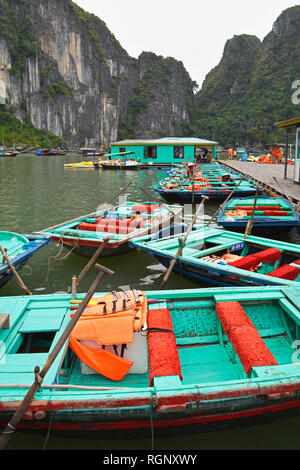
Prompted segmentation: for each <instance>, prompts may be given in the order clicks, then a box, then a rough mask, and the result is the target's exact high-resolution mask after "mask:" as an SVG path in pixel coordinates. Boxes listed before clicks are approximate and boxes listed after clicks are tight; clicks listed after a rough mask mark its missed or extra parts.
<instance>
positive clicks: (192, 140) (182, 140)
mask: <svg viewBox="0 0 300 470" xmlns="http://www.w3.org/2000/svg"><path fill="white" fill-rule="evenodd" d="M111 145H119V146H120V145H218V142H214V141H212V140H204V139H198V138H196V137H163V138H162V139H132V140H130V139H129V140H120V141H118V142H113V143H111Z"/></svg>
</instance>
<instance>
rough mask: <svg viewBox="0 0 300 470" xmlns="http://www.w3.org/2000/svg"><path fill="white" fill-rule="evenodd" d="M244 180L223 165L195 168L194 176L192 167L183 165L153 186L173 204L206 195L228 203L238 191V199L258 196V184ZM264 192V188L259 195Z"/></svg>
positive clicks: (198, 199) (198, 198)
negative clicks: (233, 192)
mask: <svg viewBox="0 0 300 470" xmlns="http://www.w3.org/2000/svg"><path fill="white" fill-rule="evenodd" d="M206 166H207V169H206ZM242 179H243V177H242V176H241V175H240V174H238V173H234V172H230V171H228V170H227V169H224V167H223V166H221V165H216V164H211V165H194V166H193V174H192V175H191V174H189V173H188V165H181V166H180V167H176V168H175V169H173V170H171V171H170V172H169V175H168V176H167V177H166V178H164V179H163V180H161V181H159V183H153V185H152V186H153V189H154V190H155V191H157V192H158V193H159V194H160V195H161V196H162V197H163V198H164V199H165V200H167V201H173V202H175V201H176V202H188V203H190V202H192V201H193V200H194V201H195V202H198V201H201V199H202V196H208V197H209V199H210V200H225V199H227V197H228V196H229V195H230V193H231V192H232V191H233V190H234V189H235V188H236V190H235V196H236V197H250V196H254V195H255V193H256V189H257V183H255V182H253V181H251V180H247V179H243V181H241V180H242ZM237 186H238V187H237ZM263 193H264V191H263V190H261V189H260V190H259V194H263Z"/></svg>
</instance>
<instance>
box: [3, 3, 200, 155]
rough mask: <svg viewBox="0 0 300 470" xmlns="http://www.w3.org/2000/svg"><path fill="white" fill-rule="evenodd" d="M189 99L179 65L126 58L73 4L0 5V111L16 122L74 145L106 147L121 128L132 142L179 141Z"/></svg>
mask: <svg viewBox="0 0 300 470" xmlns="http://www.w3.org/2000/svg"><path fill="white" fill-rule="evenodd" d="M154 64H155V67H156V70H157V72H158V75H156V74H155V73H153V68H152V67H153V65H154ZM151 69H152V70H151ZM191 99H193V82H192V80H191V79H190V77H189V75H188V73H187V72H186V70H185V69H184V67H183V64H182V63H181V62H178V61H176V60H175V59H164V58H162V57H158V56H155V55H154V54H147V53H144V54H141V56H140V57H139V58H138V59H134V58H131V57H130V56H129V55H128V54H127V52H126V51H125V50H124V49H123V48H122V46H121V45H120V44H119V42H118V41H117V39H116V38H115V37H114V35H113V34H112V33H111V32H110V31H109V30H108V28H107V27H106V25H105V23H104V22H103V21H102V20H101V19H99V18H97V17H95V16H94V15H91V14H89V13H87V12H85V11H84V10H82V9H81V8H79V7H78V6H77V5H76V4H75V3H74V2H72V1H70V0H51V2H49V1H46V0H0V103H5V104H6V108H7V109H8V110H10V111H11V112H12V113H13V114H14V116H16V117H17V118H18V119H19V120H21V121H24V120H25V118H26V117H27V119H28V118H29V119H30V120H31V122H32V124H33V126H34V127H36V128H38V129H43V130H45V131H50V132H51V133H53V134H55V135H56V136H59V137H60V138H62V139H64V140H66V141H67V142H69V143H70V144H71V145H75V146H76V145H99V144H102V145H107V144H109V142H111V141H114V140H116V139H117V138H118V132H119V128H121V130H120V132H121V134H122V129H123V134H124V123H126V121H128V122H129V126H130V132H131V133H134V135H143V137H151V136H153V135H154V134H155V135H157V134H159V133H162V134H164V133H165V132H167V133H169V134H176V133H180V130H181V123H182V121H187V122H189V121H190V116H189V106H190V101H191ZM154 110H155V113H154V115H153V111H154ZM122 125H123V127H122Z"/></svg>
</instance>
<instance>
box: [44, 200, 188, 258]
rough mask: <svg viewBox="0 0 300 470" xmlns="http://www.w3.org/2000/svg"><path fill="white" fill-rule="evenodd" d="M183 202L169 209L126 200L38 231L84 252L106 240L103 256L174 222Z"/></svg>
mask: <svg viewBox="0 0 300 470" xmlns="http://www.w3.org/2000/svg"><path fill="white" fill-rule="evenodd" d="M182 211H183V208H182V207H181V206H170V207H169V210H168V209H167V208H166V207H163V206H162V205H160V204H157V203H153V202H143V203H136V202H126V203H124V204H121V205H119V206H116V207H113V208H112V209H109V210H107V209H102V210H99V211H97V212H93V213H91V214H88V215H85V216H81V217H78V218H76V219H73V220H70V221H67V222H64V223H62V224H59V225H56V226H53V227H50V228H47V229H44V230H42V231H40V232H38V233H40V234H44V235H47V236H50V237H51V239H52V240H53V241H58V242H61V243H63V244H64V246H65V247H66V248H68V249H72V251H73V252H74V253H77V254H79V255H81V256H87V257H91V256H92V255H93V254H94V253H95V252H96V250H97V249H98V248H99V246H100V245H102V243H103V242H104V240H107V239H109V240H108V241H107V245H106V248H105V249H104V251H103V252H102V256H111V255H116V254H120V253H126V252H128V251H131V250H132V248H131V247H130V246H129V241H130V240H132V239H133V238H135V237H140V236H143V235H147V234H151V233H155V232H156V231H158V230H160V229H161V228H162V227H165V226H167V225H170V224H172V223H173V220H174V217H176V215H179V214H181V212H182Z"/></svg>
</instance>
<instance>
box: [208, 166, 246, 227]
mask: <svg viewBox="0 0 300 470" xmlns="http://www.w3.org/2000/svg"><path fill="white" fill-rule="evenodd" d="M245 178H246V175H244V176H243V178H242V179H241V180H240V182H239V183H238V184H237V185H236V187H235V188H234V189H233V190H232V191H231V193H230V194H229V196H228V197H227V199H226V200H225V201H224V202H223V204H221V205H220V207H219V209H218V210H217V212H216V213H215V214H214V215H213V216H212V218H211V219H210V221H209V222H208V223H207V224H206V227H208V226H209V225H210V224H211V223H212V221H213V220H214V219H215V218H216V217H217V215H218V214H219V212H220V210H221V209H222V208H223V207H224V206H225V204H226V203H227V202H228V201H229V199H230V198H231V197H232V196H233V194H234V193H235V191H236V190H237V188H238V187H239V185H240V184H241V182H242V181H244V179H245Z"/></svg>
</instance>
